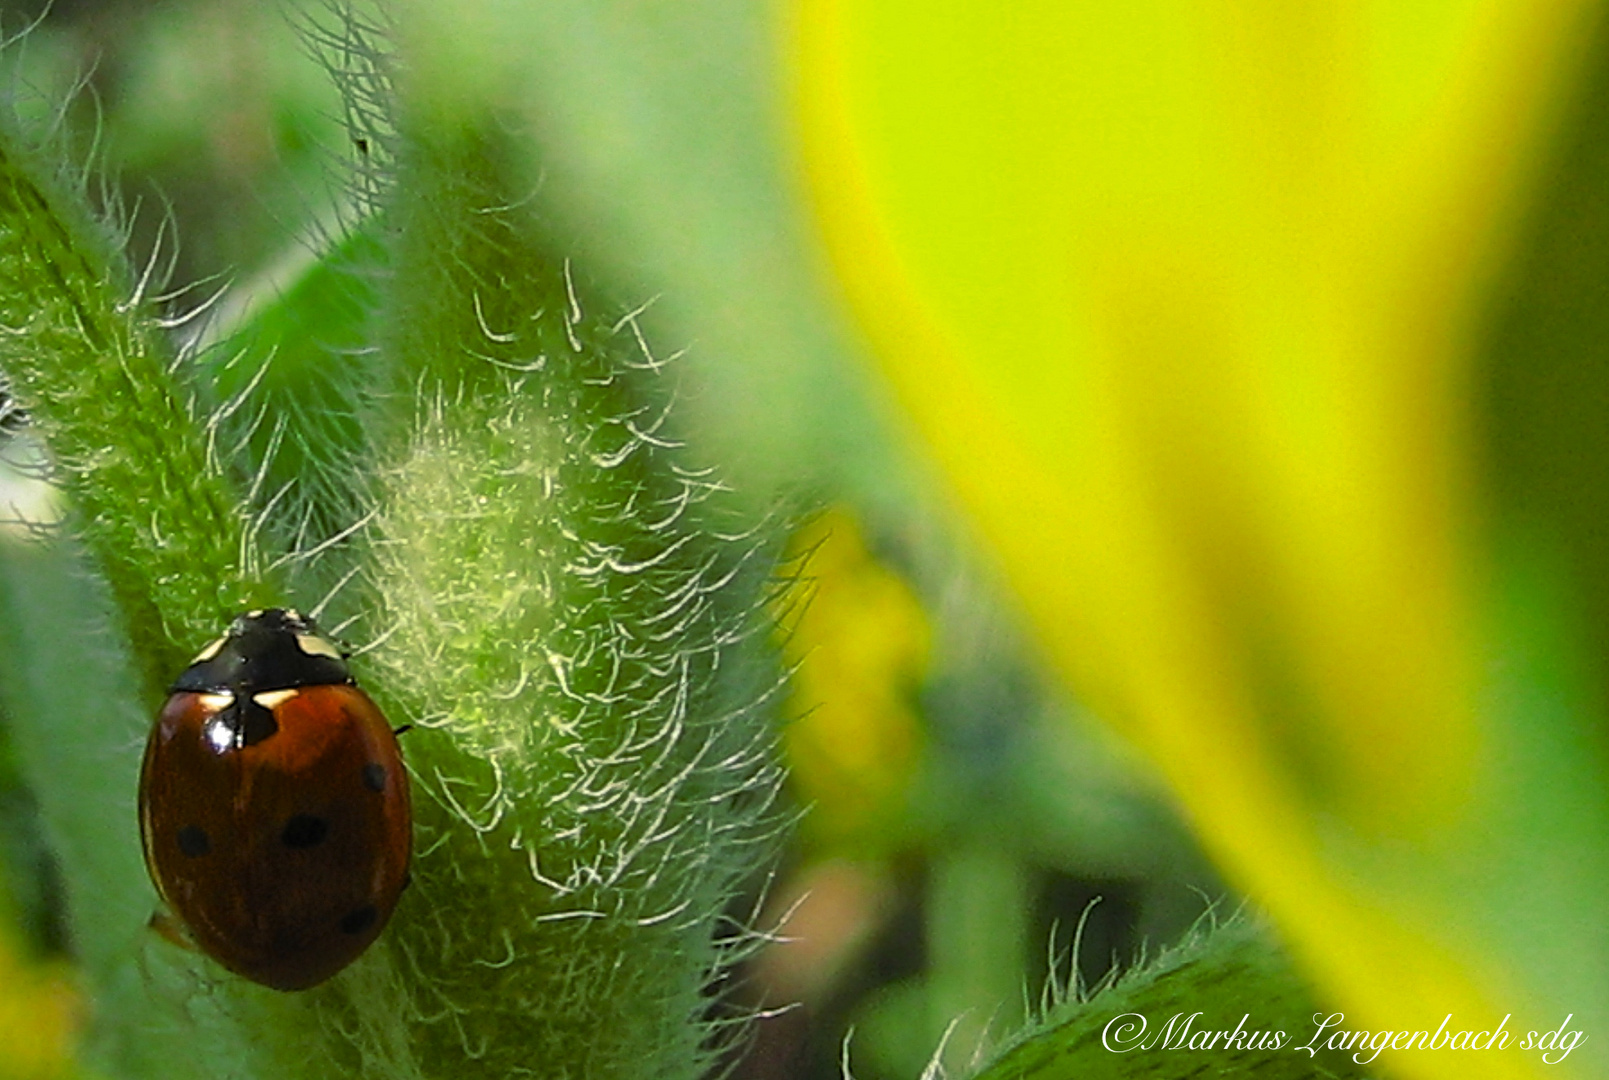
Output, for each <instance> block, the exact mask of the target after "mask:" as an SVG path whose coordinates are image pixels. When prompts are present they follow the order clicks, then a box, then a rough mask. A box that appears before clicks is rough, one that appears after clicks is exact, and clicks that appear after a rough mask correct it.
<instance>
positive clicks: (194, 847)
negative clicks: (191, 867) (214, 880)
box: [179, 825, 212, 859]
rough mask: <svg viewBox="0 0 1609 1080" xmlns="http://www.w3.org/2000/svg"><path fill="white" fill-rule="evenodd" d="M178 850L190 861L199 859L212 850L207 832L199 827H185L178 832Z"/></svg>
mask: <svg viewBox="0 0 1609 1080" xmlns="http://www.w3.org/2000/svg"><path fill="white" fill-rule="evenodd" d="M179 850H180V851H182V852H184V853H185V854H186V855H188V856H190V857H191V858H192V859H199V858H200V857H201V856H203V855H205V854H206V853H207V852H209V851H211V850H212V841H211V840H209V839H207V831H206V830H205V829H203V828H202V827H201V826H199V825H186V826H185V827H184V828H182V829H180V830H179Z"/></svg>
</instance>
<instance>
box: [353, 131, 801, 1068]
mask: <svg viewBox="0 0 1609 1080" xmlns="http://www.w3.org/2000/svg"><path fill="white" fill-rule="evenodd" d="M404 131H405V134H406V138H405V139H404V140H402V144H401V145H402V146H403V147H404V153H403V155H402V156H401V165H400V172H399V175H398V177H397V182H396V183H395V185H394V187H393V188H392V191H393V192H394V200H395V201H394V202H393V203H392V204H391V205H390V206H388V207H387V209H386V220H387V221H388V222H391V223H394V224H395V226H396V229H397V233H396V235H397V237H398V243H397V246H396V253H395V257H394V265H393V267H392V278H391V281H390V293H389V299H388V303H387V307H386V308H385V309H384V311H383V313H382V317H381V319H380V320H379V322H380V324H381V325H382V326H385V327H388V328H389V332H388V333H387V334H386V335H385V336H384V337H383V338H382V342H381V344H382V350H381V356H382V362H383V363H384V364H385V365H388V370H389V372H390V374H389V377H388V379H387V380H386V381H385V383H383V385H388V386H391V387H394V388H395V390H394V394H395V395H398V396H400V395H404V394H406V393H408V392H409V391H415V392H417V393H418V395H419V396H418V399H417V400H418V403H419V404H418V409H417V411H416V412H415V413H414V415H412V416H410V417H406V418H405V420H406V422H405V423H404V424H403V425H402V426H400V427H393V428H391V429H389V430H386V429H382V428H381V427H380V425H379V424H375V425H374V428H375V429H376V432H377V433H376V435H375V438H376V442H377V445H379V446H380V447H381V448H382V450H381V453H382V455H383V461H384V464H383V465H382V467H381V471H380V485H379V486H380V502H379V506H378V516H377V519H376V522H375V526H374V530H373V535H372V541H373V542H372V553H373V554H372V565H373V571H372V575H371V578H370V584H371V586H372V592H373V594H374V595H375V597H376V598H377V600H378V609H377V610H378V611H379V612H380V613H381V614H380V615H379V617H378V618H377V619H376V621H375V623H374V630H375V632H376V633H377V635H384V637H383V643H382V644H381V645H380V646H379V647H377V648H376V649H375V651H374V654H373V665H374V667H375V669H377V670H378V671H379V672H381V673H382V674H381V675H380V677H379V678H377V679H376V680H374V685H375V686H377V687H380V688H382V690H381V693H382V699H383V701H384V702H385V703H386V704H387V705H388V706H389V707H391V708H393V710H394V711H396V712H398V713H399V714H401V715H402V716H405V717H406V718H408V719H410V720H413V721H415V722H416V723H418V724H419V726H420V728H421V729H422V730H420V731H418V732H417V733H415V734H412V735H410V736H409V737H408V739H407V753H408V758H409V763H410V766H411V768H412V769H413V771H414V774H415V777H416V782H417V786H416V792H417V794H416V799H415V802H416V806H417V808H418V810H417V819H418V820H417V828H418V831H419V849H420V851H421V855H420V856H419V859H418V862H417V864H416V868H415V884H414V887H413V890H412V892H411V894H410V895H409V897H408V898H407V899H406V901H405V903H404V905H403V906H402V908H400V909H399V915H398V918H397V921H396V922H395V923H394V924H393V925H394V927H395V930H394V932H393V935H392V946H393V951H394V952H395V953H396V954H398V955H399V956H400V957H401V958H402V967H403V968H405V969H406V970H408V971H410V972H412V973H414V975H415V979H414V980H413V986H412V988H411V989H412V991H413V993H414V995H415V997H414V1006H415V1009H416V1010H417V1011H416V1014H415V1016H414V1018H413V1019H414V1027H413V1031H412V1039H413V1045H414V1047H415V1048H416V1053H417V1060H418V1061H419V1063H420V1065H421V1067H422V1069H423V1070H424V1071H425V1073H426V1074H427V1075H442V1076H483V1075H484V1076H488V1077H491V1076H505V1075H510V1074H512V1073H516V1072H518V1071H519V1070H520V1069H522V1068H530V1069H533V1070H535V1071H536V1072H537V1073H538V1074H542V1075H553V1076H574V1077H600V1078H602V1077H640V1076H656V1077H696V1076H699V1075H702V1074H703V1073H704V1072H705V1071H706V1070H707V1069H708V1067H709V1065H710V1064H711V1062H712V1060H713V1054H714V1051H715V1049H716V1046H717V1044H718V1043H719V1042H720V1039H719V1038H718V1037H715V1035H716V1033H714V1032H712V1031H711V1029H710V1028H709V1027H708V1025H707V1024H706V1023H704V1022H702V1021H701V1019H700V1018H701V1017H702V1016H704V1015H705V1014H706V1013H707V1011H708V1008H709V1000H708V998H707V996H706V987H707V984H708V982H709V979H710V976H711V974H712V973H713V972H715V971H717V970H719V968H720V967H721V965H722V963H723V961H725V960H730V959H731V958H732V956H733V955H734V952H735V951H736V950H741V949H742V948H743V947H744V941H745V936H744V934H743V933H742V931H741V929H737V930H734V929H732V928H726V927H723V925H722V921H721V920H722V912H723V909H724V907H725V905H726V904H727V903H728V901H729V900H730V898H731V894H732V892H733V890H734V888H735V887H736V885H737V884H738V882H739V880H740V879H741V877H742V876H743V875H745V874H747V873H749V872H752V870H753V869H754V868H755V867H756V866H757V865H758V862H759V860H760V859H762V858H763V857H764V856H765V854H766V853H767V852H768V850H769V847H770V844H769V841H770V838H771V835H772V834H773V833H774V832H775V828H776V826H775V818H774V815H773V813H772V811H771V806H772V800H773V798H774V794H775V790H776V785H777V782H778V779H779V774H778V770H777V767H776V766H775V764H774V763H773V760H772V757H771V734H770V732H769V729H768V727H767V723H766V715H765V712H766V710H765V707H764V706H765V704H766V697H767V694H768V692H769V690H770V689H771V688H772V686H773V679H772V678H771V677H769V676H762V677H759V678H758V679H756V677H755V676H754V675H753V674H751V673H753V672H756V671H764V670H766V665H764V664H761V665H759V666H758V667H757V666H756V665H755V662H754V659H753V658H752V657H749V658H747V660H746V661H745V657H744V653H745V652H746V651H747V650H750V649H753V648H757V647H758V641H757V635H756V634H755V630H756V629H757V627H758V622H759V618H758V612H759V608H758V604H757V596H756V592H755V589H754V587H753V586H754V585H756V584H758V583H759V582H760V581H763V580H764V577H765V574H766V567H767V566H768V565H769V556H770V545H769V543H768V542H767V541H765V540H764V539H759V538H755V537H747V538H744V537H736V538H734V537H723V536H722V535H719V534H718V533H717V532H716V531H715V530H714V529H713V528H712V527H711V526H710V524H709V523H708V522H707V521H705V520H703V518H704V517H705V516H706V515H704V514H703V513H702V507H701V504H702V503H703V501H704V499H705V497H706V496H707V495H708V494H709V492H710V491H711V490H713V489H714V487H715V485H714V483H713V482H712V481H711V480H710V479H709V478H708V477H707V476H706V475H705V474H702V473H698V472H694V471H690V470H689V469H687V468H686V467H684V466H682V465H680V464H679V461H678V458H679V454H678V451H677V448H676V447H675V445H674V441H673V440H672V438H671V437H670V434H669V431H668V424H666V423H665V418H666V414H667V410H668V408H669V405H670V400H671V399H670V387H669V386H667V385H666V382H667V379H666V377H665V376H664V375H663V374H662V373H661V371H660V370H659V366H658V363H657V362H656V361H655V360H654V358H653V357H652V356H650V355H649V354H648V353H647V351H646V346H645V345H644V344H643V343H642V341H641V339H640V337H639V336H638V335H636V334H635V333H634V325H633V323H632V321H631V320H630V318H625V319H621V318H619V317H618V316H617V317H614V318H603V317H600V316H598V315H596V314H593V313H591V312H590V310H589V309H590V306H591V305H590V304H589V303H588V302H587V300H586V297H585V287H584V284H583V283H580V282H577V281H576V279H575V277H574V275H573V274H572V272H571V270H570V268H569V266H568V264H567V263H566V261H565V260H564V259H563V258H562V257H559V256H557V255H556V254H554V245H552V244H551V242H550V241H549V240H547V239H546V238H545V237H544V231H543V229H542V226H541V222H540V221H538V220H536V219H535V218H534V216H533V215H531V213H530V212H529V211H528V210H527V209H525V208H523V207H522V206H521V205H520V199H519V197H518V194H519V193H518V187H517V184H516V183H515V182H514V181H512V180H511V179H510V177H512V176H516V175H518V174H517V173H516V172H515V171H513V170H512V169H511V168H510V167H509V165H508V161H509V158H510V155H509V153H508V150H509V147H508V144H507V143H506V142H505V141H504V140H503V137H502V136H501V135H499V134H498V133H497V129H496V126H495V125H494V124H491V123H486V124H467V125H466V124H463V123H460V122H457V121H454V122H448V123H434V122H431V121H425V120H418V119H416V120H415V121H414V123H413V125H412V126H411V127H409V126H406V125H405V127H404ZM745 579H747V580H746V582H745ZM734 586H735V587H734ZM733 596H737V597H741V598H742V599H740V600H738V601H737V602H734V601H733V600H732V599H731V598H732V597H733ZM455 840H456V841H458V842H456V843H455V842H454V841H455Z"/></svg>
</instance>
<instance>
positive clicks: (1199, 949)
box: [971, 913, 1373, 1080]
mask: <svg viewBox="0 0 1609 1080" xmlns="http://www.w3.org/2000/svg"><path fill="white" fill-rule="evenodd" d="M1074 951H1075V952H1076V945H1075V948H1074ZM1324 1013H1325V1010H1322V1009H1320V1007H1319V1005H1318V1004H1317V1003H1316V1002H1315V1001H1314V999H1313V995H1312V991H1311V990H1310V989H1309V987H1308V984H1307V982H1306V981H1305V980H1304V979H1302V978H1301V977H1300V976H1299V975H1298V974H1297V973H1296V971H1295V970H1294V969H1293V968H1292V966H1291V963H1290V960H1289V958H1288V957H1287V956H1286V954H1285V952H1284V950H1283V949H1282V948H1281V947H1280V945H1279V944H1278V942H1276V941H1275V940H1274V938H1273V935H1272V934H1271V933H1270V932H1269V930H1268V927H1267V926H1266V925H1265V924H1263V923H1262V922H1261V921H1260V920H1258V919H1256V918H1252V917H1246V916H1239V915H1237V916H1234V917H1232V918H1230V919H1228V920H1227V921H1225V922H1223V923H1222V924H1221V925H1219V924H1217V922H1216V920H1214V919H1213V918H1212V916H1211V914H1210V913H1209V915H1208V916H1206V917H1204V918H1203V919H1202V921H1201V923H1200V924H1199V925H1198V926H1197V928H1196V929H1195V930H1193V931H1192V932H1191V933H1190V934H1189V935H1188V936H1187V937H1186V938H1185V940H1184V941H1182V942H1181V943H1180V944H1178V945H1177V946H1175V947H1173V948H1171V949H1168V950H1167V951H1165V952H1163V953H1162V954H1161V955H1160V956H1158V957H1156V958H1155V959H1154V960H1151V961H1150V962H1148V963H1142V964H1140V965H1139V966H1138V967H1136V968H1134V969H1133V970H1131V971H1129V972H1127V973H1125V974H1123V975H1121V976H1117V977H1108V978H1107V979H1104V980H1102V981H1101V982H1100V983H1099V984H1097V985H1096V986H1094V987H1091V988H1085V987H1084V986H1082V985H1081V984H1079V983H1077V982H1076V980H1075V981H1074V982H1073V983H1071V984H1067V983H1058V982H1057V981H1055V980H1054V979H1053V980H1052V982H1051V984H1050V985H1049V986H1048V987H1047V989H1046V993H1045V996H1044V1000H1043V1002H1042V1003H1041V1014H1042V1015H1041V1016H1040V1018H1039V1019H1038V1020H1036V1021H1034V1022H1032V1023H1030V1024H1029V1025H1028V1026H1027V1028H1026V1029H1025V1030H1024V1031H1023V1033H1022V1034H1020V1035H1019V1036H1017V1037H1016V1038H1015V1039H1012V1040H1010V1041H1008V1042H1007V1043H1006V1044H1005V1045H1004V1046H1003V1047H1002V1048H1001V1049H1000V1050H999V1051H998V1052H996V1053H995V1054H994V1056H993V1058H992V1060H990V1061H988V1062H987V1063H985V1064H983V1065H982V1066H981V1067H980V1068H978V1069H976V1070H975V1071H974V1072H972V1073H971V1076H972V1078H973V1080H1172V1078H1175V1077H1186V1076H1256V1077H1262V1078H1266V1080H1366V1078H1367V1077H1370V1076H1372V1075H1373V1073H1372V1072H1371V1071H1370V1070H1369V1069H1368V1068H1366V1067H1364V1066H1363V1065H1360V1064H1358V1063H1357V1062H1355V1061H1353V1060H1352V1058H1351V1056H1350V1055H1349V1054H1347V1053H1345V1052H1342V1051H1338V1050H1329V1049H1326V1048H1324V1047H1323V1046H1322V1045H1320V1046H1317V1047H1316V1048H1315V1049H1314V1051H1312V1052H1309V1051H1308V1050H1304V1049H1302V1048H1301V1044H1302V1043H1304V1042H1306V1041H1309V1037H1310V1036H1311V1035H1312V1034H1313V1032H1314V1030H1315V1028H1316V1027H1317V1020H1316V1016H1323V1015H1324Z"/></svg>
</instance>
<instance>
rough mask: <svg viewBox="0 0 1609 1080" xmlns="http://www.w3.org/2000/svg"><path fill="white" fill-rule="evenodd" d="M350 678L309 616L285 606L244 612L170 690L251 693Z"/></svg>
mask: <svg viewBox="0 0 1609 1080" xmlns="http://www.w3.org/2000/svg"><path fill="white" fill-rule="evenodd" d="M351 682H352V673H351V672H350V671H349V670H348V669H347V666H346V657H345V654H343V653H342V652H341V650H340V649H339V648H338V647H337V646H336V645H335V644H334V643H333V642H331V641H330V640H329V639H328V638H326V637H324V636H323V635H322V634H320V633H319V630H318V627H317V626H316V625H314V623H313V620H312V619H309V618H307V617H305V616H303V615H301V614H299V613H298V612H296V611H293V610H291V609H289V608H266V609H264V610H261V611H248V612H246V613H245V614H244V615H241V616H240V617H238V618H237V619H235V621H234V622H233V623H231V624H230V625H229V632H228V633H227V634H225V635H224V636H223V637H221V638H219V639H218V640H216V641H214V642H212V643H211V644H210V645H208V646H207V647H206V648H204V649H202V650H201V652H200V653H198V654H197V655H196V658H195V659H194V660H193V661H191V663H190V666H189V667H188V668H185V670H184V672H183V673H182V674H181V675H180V676H179V677H178V678H177V679H176V680H174V683H173V689H174V690H193V691H197V692H201V693H210V692H217V691H223V690H229V691H232V692H235V693H245V694H256V693H260V692H262V691H265V690H285V689H290V688H292V687H297V686H330V685H335V684H344V683H351Z"/></svg>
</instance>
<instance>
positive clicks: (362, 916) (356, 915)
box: [341, 904, 380, 934]
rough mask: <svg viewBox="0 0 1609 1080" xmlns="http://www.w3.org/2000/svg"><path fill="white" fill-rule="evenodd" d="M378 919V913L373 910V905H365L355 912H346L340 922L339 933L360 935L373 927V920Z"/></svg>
mask: <svg viewBox="0 0 1609 1080" xmlns="http://www.w3.org/2000/svg"><path fill="white" fill-rule="evenodd" d="M379 917H380V913H379V912H378V911H376V910H375V909H374V905H373V904H365V905H364V906H363V907H360V908H358V909H357V910H356V911H350V912H348V913H347V914H346V916H345V917H344V918H343V919H342V920H341V933H343V934H361V933H363V931H365V930H367V929H368V928H369V927H371V926H373V925H374V920H375V919H378V918H379Z"/></svg>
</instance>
